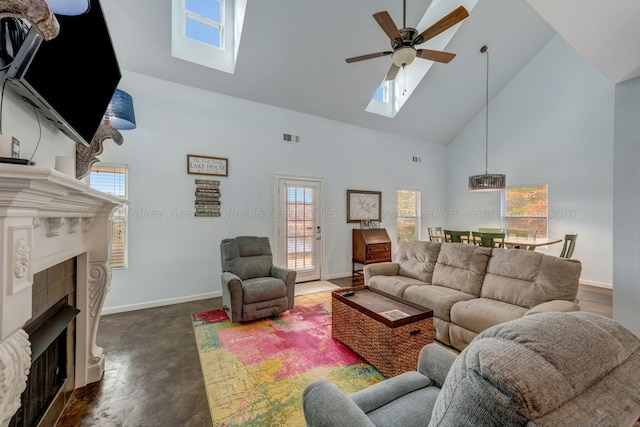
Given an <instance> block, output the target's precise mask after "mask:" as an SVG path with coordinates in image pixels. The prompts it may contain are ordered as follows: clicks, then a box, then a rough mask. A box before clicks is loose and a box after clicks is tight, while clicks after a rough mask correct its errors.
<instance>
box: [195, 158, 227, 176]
mask: <svg viewBox="0 0 640 427" xmlns="http://www.w3.org/2000/svg"><path fill="white" fill-rule="evenodd" d="M187 173H190V174H194V175H215V176H229V159H225V158H224V157H209V156H197V155H195V154H187Z"/></svg>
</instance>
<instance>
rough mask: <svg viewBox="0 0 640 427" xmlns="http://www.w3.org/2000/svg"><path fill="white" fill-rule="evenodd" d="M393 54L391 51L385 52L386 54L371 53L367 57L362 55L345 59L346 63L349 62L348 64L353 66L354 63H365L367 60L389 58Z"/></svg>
mask: <svg viewBox="0 0 640 427" xmlns="http://www.w3.org/2000/svg"><path fill="white" fill-rule="evenodd" d="M392 53H393V52H391V51H390V50H388V51H385V52H377V53H369V54H367V55H360V56H354V57H353V58H347V59H345V61H347V63H348V64H351V63H352V62H356V61H364V60H365V59H371V58H379V57H381V56H388V55H391V54H392Z"/></svg>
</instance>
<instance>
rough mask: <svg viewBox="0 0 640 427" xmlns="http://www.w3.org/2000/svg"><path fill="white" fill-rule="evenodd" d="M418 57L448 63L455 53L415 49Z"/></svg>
mask: <svg viewBox="0 0 640 427" xmlns="http://www.w3.org/2000/svg"><path fill="white" fill-rule="evenodd" d="M416 51H417V52H418V54H417V55H416V56H417V57H418V58H422V59H428V60H430V61H436V62H443V63H445V64H448V63H449V62H451V60H452V59H453V58H455V57H456V54H455V53H449V52H440V51H439V50H429V49H416Z"/></svg>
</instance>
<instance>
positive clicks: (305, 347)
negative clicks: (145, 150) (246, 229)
mask: <svg viewBox="0 0 640 427" xmlns="http://www.w3.org/2000/svg"><path fill="white" fill-rule="evenodd" d="M192 317H193V328H194V332H195V337H196V344H197V346H198V353H199V355H200V364H201V366H202V374H203V376H204V382H205V387H206V390H207V397H208V399H209V408H210V409H211V419H212V421H213V425H214V426H247V425H251V426H304V425H305V421H304V415H303V412H302V391H303V390H304V388H305V387H306V386H307V385H308V384H309V383H311V382H313V381H315V380H318V379H322V378H325V379H328V380H329V381H331V382H332V383H333V384H335V385H336V386H337V387H338V388H340V389H341V390H342V391H344V392H345V393H347V394H350V393H353V392H355V391H358V390H360V389H363V388H365V387H368V386H369V385H372V384H375V383H377V382H379V381H381V380H383V379H384V377H383V376H382V374H380V373H379V372H378V371H377V370H376V369H375V368H374V367H373V366H371V365H369V364H367V363H366V362H365V361H364V360H363V359H362V358H361V357H360V356H358V355H356V354H355V353H353V352H352V351H351V350H350V349H349V348H347V347H346V346H344V345H342V344H341V343H339V342H338V341H336V340H334V339H333V338H331V292H319V293H315V294H309V295H303V296H299V297H296V306H295V307H294V308H293V309H292V310H289V311H287V312H285V313H282V314H281V315H280V316H278V317H275V318H269V319H263V320H258V321H254V322H248V323H232V322H230V321H229V320H228V318H227V315H226V314H225V312H224V311H223V310H213V311H207V312H202V313H195V314H194V315H193V316H192Z"/></svg>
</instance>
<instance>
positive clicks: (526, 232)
mask: <svg viewBox="0 0 640 427" xmlns="http://www.w3.org/2000/svg"><path fill="white" fill-rule="evenodd" d="M506 234H507V236H515V237H523V238H525V239H535V238H536V235H537V234H538V230H533V229H519V228H507V233H506Z"/></svg>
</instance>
